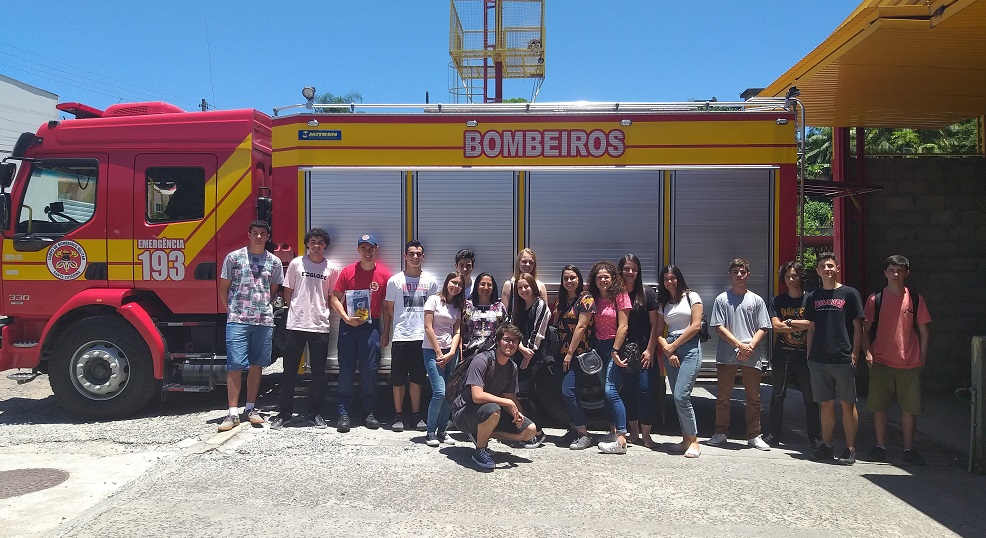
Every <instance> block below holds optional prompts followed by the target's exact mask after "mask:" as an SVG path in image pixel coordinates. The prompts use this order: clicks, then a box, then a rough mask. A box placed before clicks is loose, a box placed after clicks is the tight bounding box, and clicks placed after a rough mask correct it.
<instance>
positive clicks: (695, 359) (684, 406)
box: [665, 333, 702, 437]
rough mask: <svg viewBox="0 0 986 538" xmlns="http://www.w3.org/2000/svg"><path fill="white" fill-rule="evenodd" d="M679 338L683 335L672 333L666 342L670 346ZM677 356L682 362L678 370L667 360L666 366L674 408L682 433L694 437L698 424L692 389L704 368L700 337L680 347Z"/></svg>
mask: <svg viewBox="0 0 986 538" xmlns="http://www.w3.org/2000/svg"><path fill="white" fill-rule="evenodd" d="M678 336H681V334H680V333H679V334H673V333H672V334H669V335H668V337H667V338H666V340H667V341H668V343H669V344H670V343H671V342H674V341H675V340H676V339H677V338H678ZM675 354H676V355H677V356H678V359H680V360H681V365H680V366H679V367H677V368H675V367H674V366H671V364H670V363H668V362H667V359H666V358H665V364H667V366H668V382H669V383H670V384H671V393H672V395H673V396H674V406H675V408H676V409H677V410H678V423H679V424H681V432H682V434H684V435H689V436H693V437H694V436H696V435H698V424H697V423H696V422H695V409H693V408H692V388H694V387H695V380H696V379H698V371H699V369H700V368H701V367H702V347H701V346H700V345H699V341H698V335H697V334H696V335H695V336H693V337H692V339H691V340H689V341H687V342H685V343H684V344H681V345H680V346H678V349H677V350H676V351H675Z"/></svg>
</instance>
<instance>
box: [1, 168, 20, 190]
mask: <svg viewBox="0 0 986 538" xmlns="http://www.w3.org/2000/svg"><path fill="white" fill-rule="evenodd" d="M16 173H17V165H16V164H14V163H3V164H0V186H3V188H5V189H9V188H10V186H11V185H12V184H13V183H14V174H16Z"/></svg>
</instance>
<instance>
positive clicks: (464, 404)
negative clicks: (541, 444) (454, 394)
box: [452, 323, 537, 469]
mask: <svg viewBox="0 0 986 538" xmlns="http://www.w3.org/2000/svg"><path fill="white" fill-rule="evenodd" d="M522 337H523V335H522V334H521V332H520V329H518V328H517V326H516V325H514V324H512V323H504V324H502V325H500V327H499V328H497V330H496V348H495V349H493V350H492V351H484V352H482V353H478V354H476V355H475V356H474V357H473V358H472V361H471V362H470V363H469V366H468V367H467V368H468V369H467V370H466V378H465V382H464V386H463V387H462V392H461V393H459V397H458V398H456V399H455V401H454V402H453V403H452V421H453V422H455V425H456V426H458V428H459V430H460V431H462V432H465V433H467V434H469V435H471V436H472V437H473V439H475V441H476V452H475V453H474V454H473V456H472V461H474V462H475V463H476V465H479V466H480V467H482V468H484V469H492V468H494V467H495V466H496V463H495V462H494V461H493V456H492V455H491V454H490V451H489V448H488V445H489V441H490V438H494V439H504V440H509V441H526V440H528V439H531V438H532V437H534V434H535V433H537V426H535V425H534V423H533V422H531V419H529V418H527V417H525V416H524V415H523V414H522V413H521V412H520V402H518V401H517V365H516V364H515V363H514V361H512V360H510V358H511V357H512V356H513V355H514V353H516V352H517V346H518V345H519V344H520V339H521V338H522Z"/></svg>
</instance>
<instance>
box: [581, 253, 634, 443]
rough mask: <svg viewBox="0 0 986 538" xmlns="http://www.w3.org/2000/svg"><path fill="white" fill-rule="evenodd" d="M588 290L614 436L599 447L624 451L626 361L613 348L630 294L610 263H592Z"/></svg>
mask: <svg viewBox="0 0 986 538" xmlns="http://www.w3.org/2000/svg"><path fill="white" fill-rule="evenodd" d="M589 293H591V294H592V299H593V306H594V311H593V316H592V323H593V327H594V328H595V332H596V345H595V349H596V353H599V356H600V357H602V358H603V360H604V361H606V362H607V363H608V364H607V365H606V388H605V391H606V411H607V412H608V413H609V421H610V422H611V423H612V424H613V425H614V426H615V427H616V439H615V440H613V441H602V442H600V443H599V450H600V452H603V453H605V454H626V452H627V440H626V435H627V411H626V407H625V406H624V405H623V400H622V399H621V398H620V386H621V385H622V384H623V369H624V368H626V366H627V365H626V361H624V360H623V359H621V358H620V355H619V353H617V350H618V349H620V347H621V346H623V341H624V340H625V339H626V335H627V327H628V325H629V319H630V309H631V307H632V305H631V304H630V297H629V296H628V295H627V294H626V292H625V291H623V279H622V278H621V277H620V274H619V273H618V272H617V270H616V266H615V265H613V264H612V263H611V262H606V261H603V262H596V263H595V265H593V266H592V269H590V270H589Z"/></svg>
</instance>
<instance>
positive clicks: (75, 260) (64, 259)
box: [48, 241, 86, 280]
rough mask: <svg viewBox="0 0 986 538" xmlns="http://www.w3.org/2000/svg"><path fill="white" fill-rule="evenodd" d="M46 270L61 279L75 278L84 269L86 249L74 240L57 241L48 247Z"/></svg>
mask: <svg viewBox="0 0 986 538" xmlns="http://www.w3.org/2000/svg"><path fill="white" fill-rule="evenodd" d="M48 270H49V271H51V274H53V275H55V277H56V278H59V279H61V280H75V279H76V278H79V275H81V274H82V272H83V271H85V270H86V251H85V250H83V248H82V245H80V244H78V243H76V242H75V241H59V242H57V243H55V244H54V245H52V246H51V248H49V249H48Z"/></svg>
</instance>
